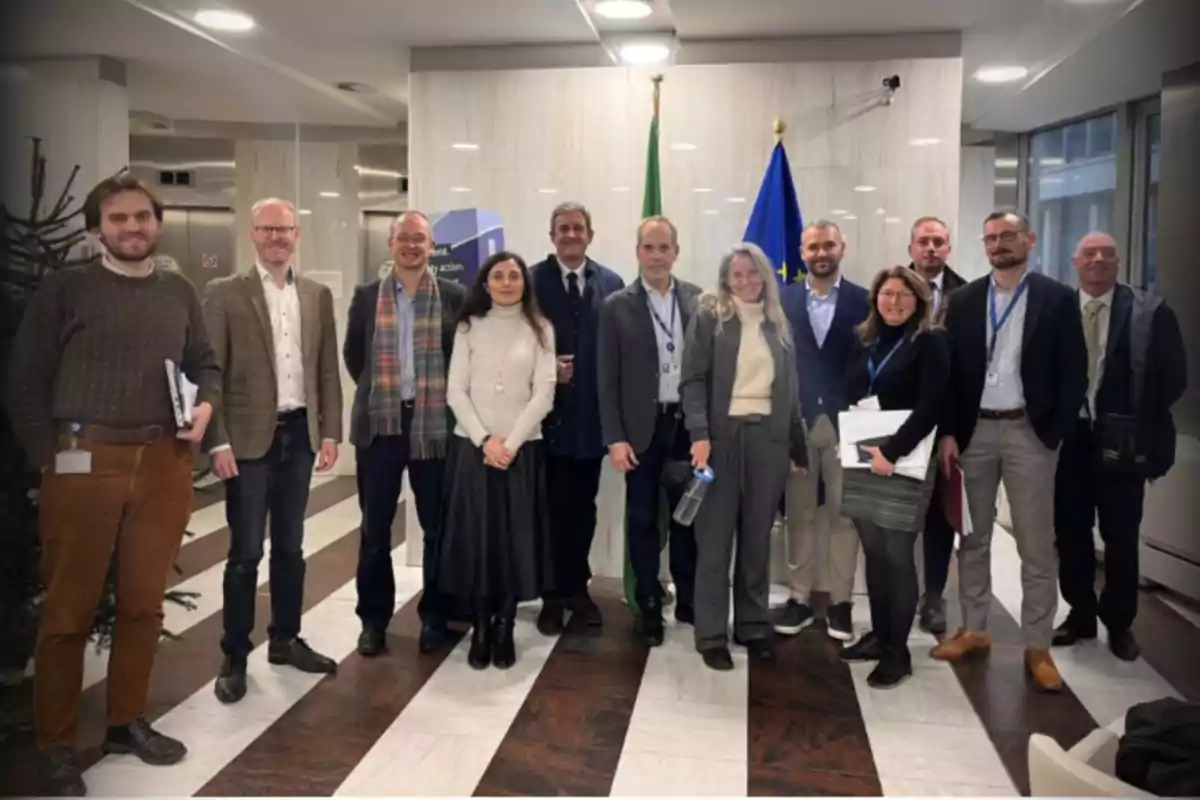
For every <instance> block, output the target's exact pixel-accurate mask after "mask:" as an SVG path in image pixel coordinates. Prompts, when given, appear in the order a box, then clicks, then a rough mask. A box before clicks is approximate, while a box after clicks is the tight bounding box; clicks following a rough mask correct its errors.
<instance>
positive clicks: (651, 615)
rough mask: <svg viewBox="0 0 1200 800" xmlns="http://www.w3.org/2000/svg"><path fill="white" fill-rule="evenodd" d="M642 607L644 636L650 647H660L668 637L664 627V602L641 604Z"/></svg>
mask: <svg viewBox="0 0 1200 800" xmlns="http://www.w3.org/2000/svg"><path fill="white" fill-rule="evenodd" d="M640 605H641V608H642V638H643V639H644V640H645V642H646V644H647V645H649V646H650V647H658V646H660V645H661V644H662V643H663V639H664V638H666V630H665V629H664V627H663V617H662V604H661V603H660V602H658V601H652V602H648V603H642V604H640Z"/></svg>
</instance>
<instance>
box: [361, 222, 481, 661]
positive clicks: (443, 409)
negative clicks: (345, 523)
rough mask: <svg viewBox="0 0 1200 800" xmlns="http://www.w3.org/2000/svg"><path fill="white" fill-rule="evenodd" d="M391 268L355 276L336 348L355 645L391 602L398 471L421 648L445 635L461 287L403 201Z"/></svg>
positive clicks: (382, 623)
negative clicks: (349, 467)
mask: <svg viewBox="0 0 1200 800" xmlns="http://www.w3.org/2000/svg"><path fill="white" fill-rule="evenodd" d="M388 248H389V249H390V250H391V253H392V270H391V271H390V272H389V273H388V274H387V275H385V276H384V277H382V278H380V279H379V280H376V281H372V282H371V283H368V284H365V285H363V286H359V287H358V288H357V289H356V290H355V292H354V299H353V300H352V301H351V303H350V312H349V318H348V320H347V323H346V343H345V345H344V347H343V356H344V358H345V361H346V371H347V372H349V373H350V377H351V378H352V379H353V380H354V382H355V384H357V388H356V389H355V392H354V409H353V411H352V412H351V414H350V441H351V442H353V443H354V447H355V448H356V456H355V461H356V466H357V471H358V495H359V505H360V506H361V507H362V515H363V517H362V529H361V532H360V535H359V536H360V538H359V551H358V577H357V583H358V606H357V608H356V609H355V612H356V613H357V614H358V617H359V619H360V620H361V621H362V633H361V634H360V635H359V639H358V652H359V653H361V654H362V655H364V656H368V657H370V656H377V655H379V654H380V653H382V652H383V651H384V650H385V649H386V647H387V642H386V638H385V632H386V631H387V627H388V625H389V623H390V622H391V620H392V613H393V611H394V610H395V607H396V580H395V576H394V574H393V572H392V522H393V520H395V518H396V504H397V503H398V502H399V500H400V489H401V484H402V480H403V478H404V471H405V470H406V469H407V470H408V481H409V485H410V486H411V487H412V493H413V498H414V500H415V502H416V506H417V519H418V521H419V522H420V524H421V530H422V534H423V538H424V560H423V566H424V573H423V576H422V577H423V583H424V586H425V590H424V592H422V594H421V601H420V604H419V606H418V608H417V611H418V613H419V614H420V615H421V637H420V644H419V646H420V649H421V652H430V651H433V650H436V649H438V648H440V647H443V646H445V645H446V644H448V643H449V642H450V636H449V633H448V632H447V630H446V620H447V617H448V616H449V614H450V609H448V608H447V602H446V600H445V598H442V597H439V596H438V595H437V594H436V592H435V591H434V587H435V585H436V575H435V574H434V572H433V570H434V568H435V566H436V564H437V552H438V544H439V543H440V541H441V532H442V516H443V515H442V475H443V472H444V470H445V463H446V459H445V456H446V444H447V441H448V435H449V431H450V420H449V414H450V411H449V407H448V406H447V405H446V370H447V368H448V367H449V365H450V353H451V350H452V349H453V346H454V330H455V325H456V323H457V317H458V311H459V309H460V308H461V307H462V303H463V298H464V297H465V296H466V291H465V290H464V289H463V287H461V286H459V285H458V284H456V283H454V282H452V281H447V280H443V279H441V278H438V277H437V276H436V275H435V274H434V273H433V272H432V271H431V270H430V268H429V257H430V256H431V255H432V254H433V249H434V241H433V228H432V226H431V225H430V224H429V218H428V217H426V216H425V215H424V214H422V213H421V212H420V211H405V212H404V213H402V214H401V215H400V216H398V217H396V219H395V220H394V221H393V222H392V229H391V232H390V234H389V235H388Z"/></svg>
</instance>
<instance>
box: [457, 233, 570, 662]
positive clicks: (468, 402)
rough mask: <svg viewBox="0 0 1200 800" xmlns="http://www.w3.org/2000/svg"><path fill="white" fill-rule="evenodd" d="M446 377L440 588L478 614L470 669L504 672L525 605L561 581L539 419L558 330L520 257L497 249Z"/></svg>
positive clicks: (482, 274)
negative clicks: (451, 422) (450, 422)
mask: <svg viewBox="0 0 1200 800" xmlns="http://www.w3.org/2000/svg"><path fill="white" fill-rule="evenodd" d="M446 380H447V386H446V402H447V403H448V404H449V406H450V410H451V411H452V412H453V413H454V417H455V419H456V421H457V424H456V427H455V429H454V436H453V437H452V439H451V442H450V446H449V452H448V453H447V456H446V477H445V481H446V486H445V492H446V498H447V502H446V519H445V529H444V532H443V534H442V537H443V538H442V545H441V552H440V554H439V558H438V567H439V568H438V588H439V590H440V591H442V592H444V593H445V594H446V595H447V596H453V597H455V598H456V599H457V603H458V604H459V605H460V606H467V607H469V609H470V610H471V611H472V612H473V613H474V616H475V628H474V632H473V633H472V637H471V649H470V652H469V654H468V661H469V662H470V664H471V666H472V667H474V668H475V669H484V668H485V667H487V666H488V664H489V663H490V664H495V665H496V666H497V667H499V668H501V669H506V668H508V667H510V666H512V665H513V663H514V662H515V661H516V648H515V646H514V644H513V624H514V622H515V618H516V610H517V603H519V602H523V601H526V600H534V599H536V598H538V597H541V596H542V595H543V594H544V593H545V591H546V590H547V589H552V588H553V586H552V584H551V578H552V576H551V574H550V572H551V571H550V564H551V563H552V562H551V550H550V538H549V522H548V518H547V508H548V506H547V497H546V489H545V474H544V471H543V460H544V454H543V452H542V442H541V438H542V433H541V423H542V419H543V418H544V417H545V416H546V414H548V413H549V412H550V409H551V407H552V406H553V404H554V386H555V382H556V380H557V373H556V371H555V356H554V329H553V328H552V327H551V326H550V324H549V322H547V321H546V319H545V318H544V317H543V316H542V315H541V314H540V313H539V312H538V310H537V303H536V301H535V300H534V295H533V287H532V286H531V285H530V284H529V270H528V269H527V268H526V266H525V262H524V261H523V260H522V259H521V257H520V256H518V255H516V254H514V253H508V252H501V253H497V254H496V255H494V256H492V257H491V258H489V259H488V260H487V261H486V262H485V263H484V264H483V266H482V267H480V269H479V274H478V275H477V276H476V278H475V283H474V284H473V285H472V286H471V289H470V290H469V291H468V293H467V298H466V300H465V301H464V302H463V306H462V310H461V312H460V314H459V324H458V331H457V332H456V334H455V339H454V354H453V355H452V356H451V358H450V369H449V374H448V375H447V379H446Z"/></svg>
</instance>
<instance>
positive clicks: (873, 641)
mask: <svg viewBox="0 0 1200 800" xmlns="http://www.w3.org/2000/svg"><path fill="white" fill-rule="evenodd" d="M885 653H886V648H885V647H884V646H883V641H882V640H881V639H880V638H879V637H878V636H876V635H875V631H867V632H866V633H864V634H863V635H862V638H860V639H859V640H858V641H857V642H855V643H854V644H852V645H850V646H849V647H843V648H842V652H841V653H839V654H838V655H839V657H841V659H842V661H879V660H880V659H882V658H883V656H884V654H885Z"/></svg>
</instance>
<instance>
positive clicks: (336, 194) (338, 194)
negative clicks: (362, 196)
mask: <svg viewBox="0 0 1200 800" xmlns="http://www.w3.org/2000/svg"><path fill="white" fill-rule="evenodd" d="M320 195H321V197H341V196H342V193H341V192H320Z"/></svg>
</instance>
